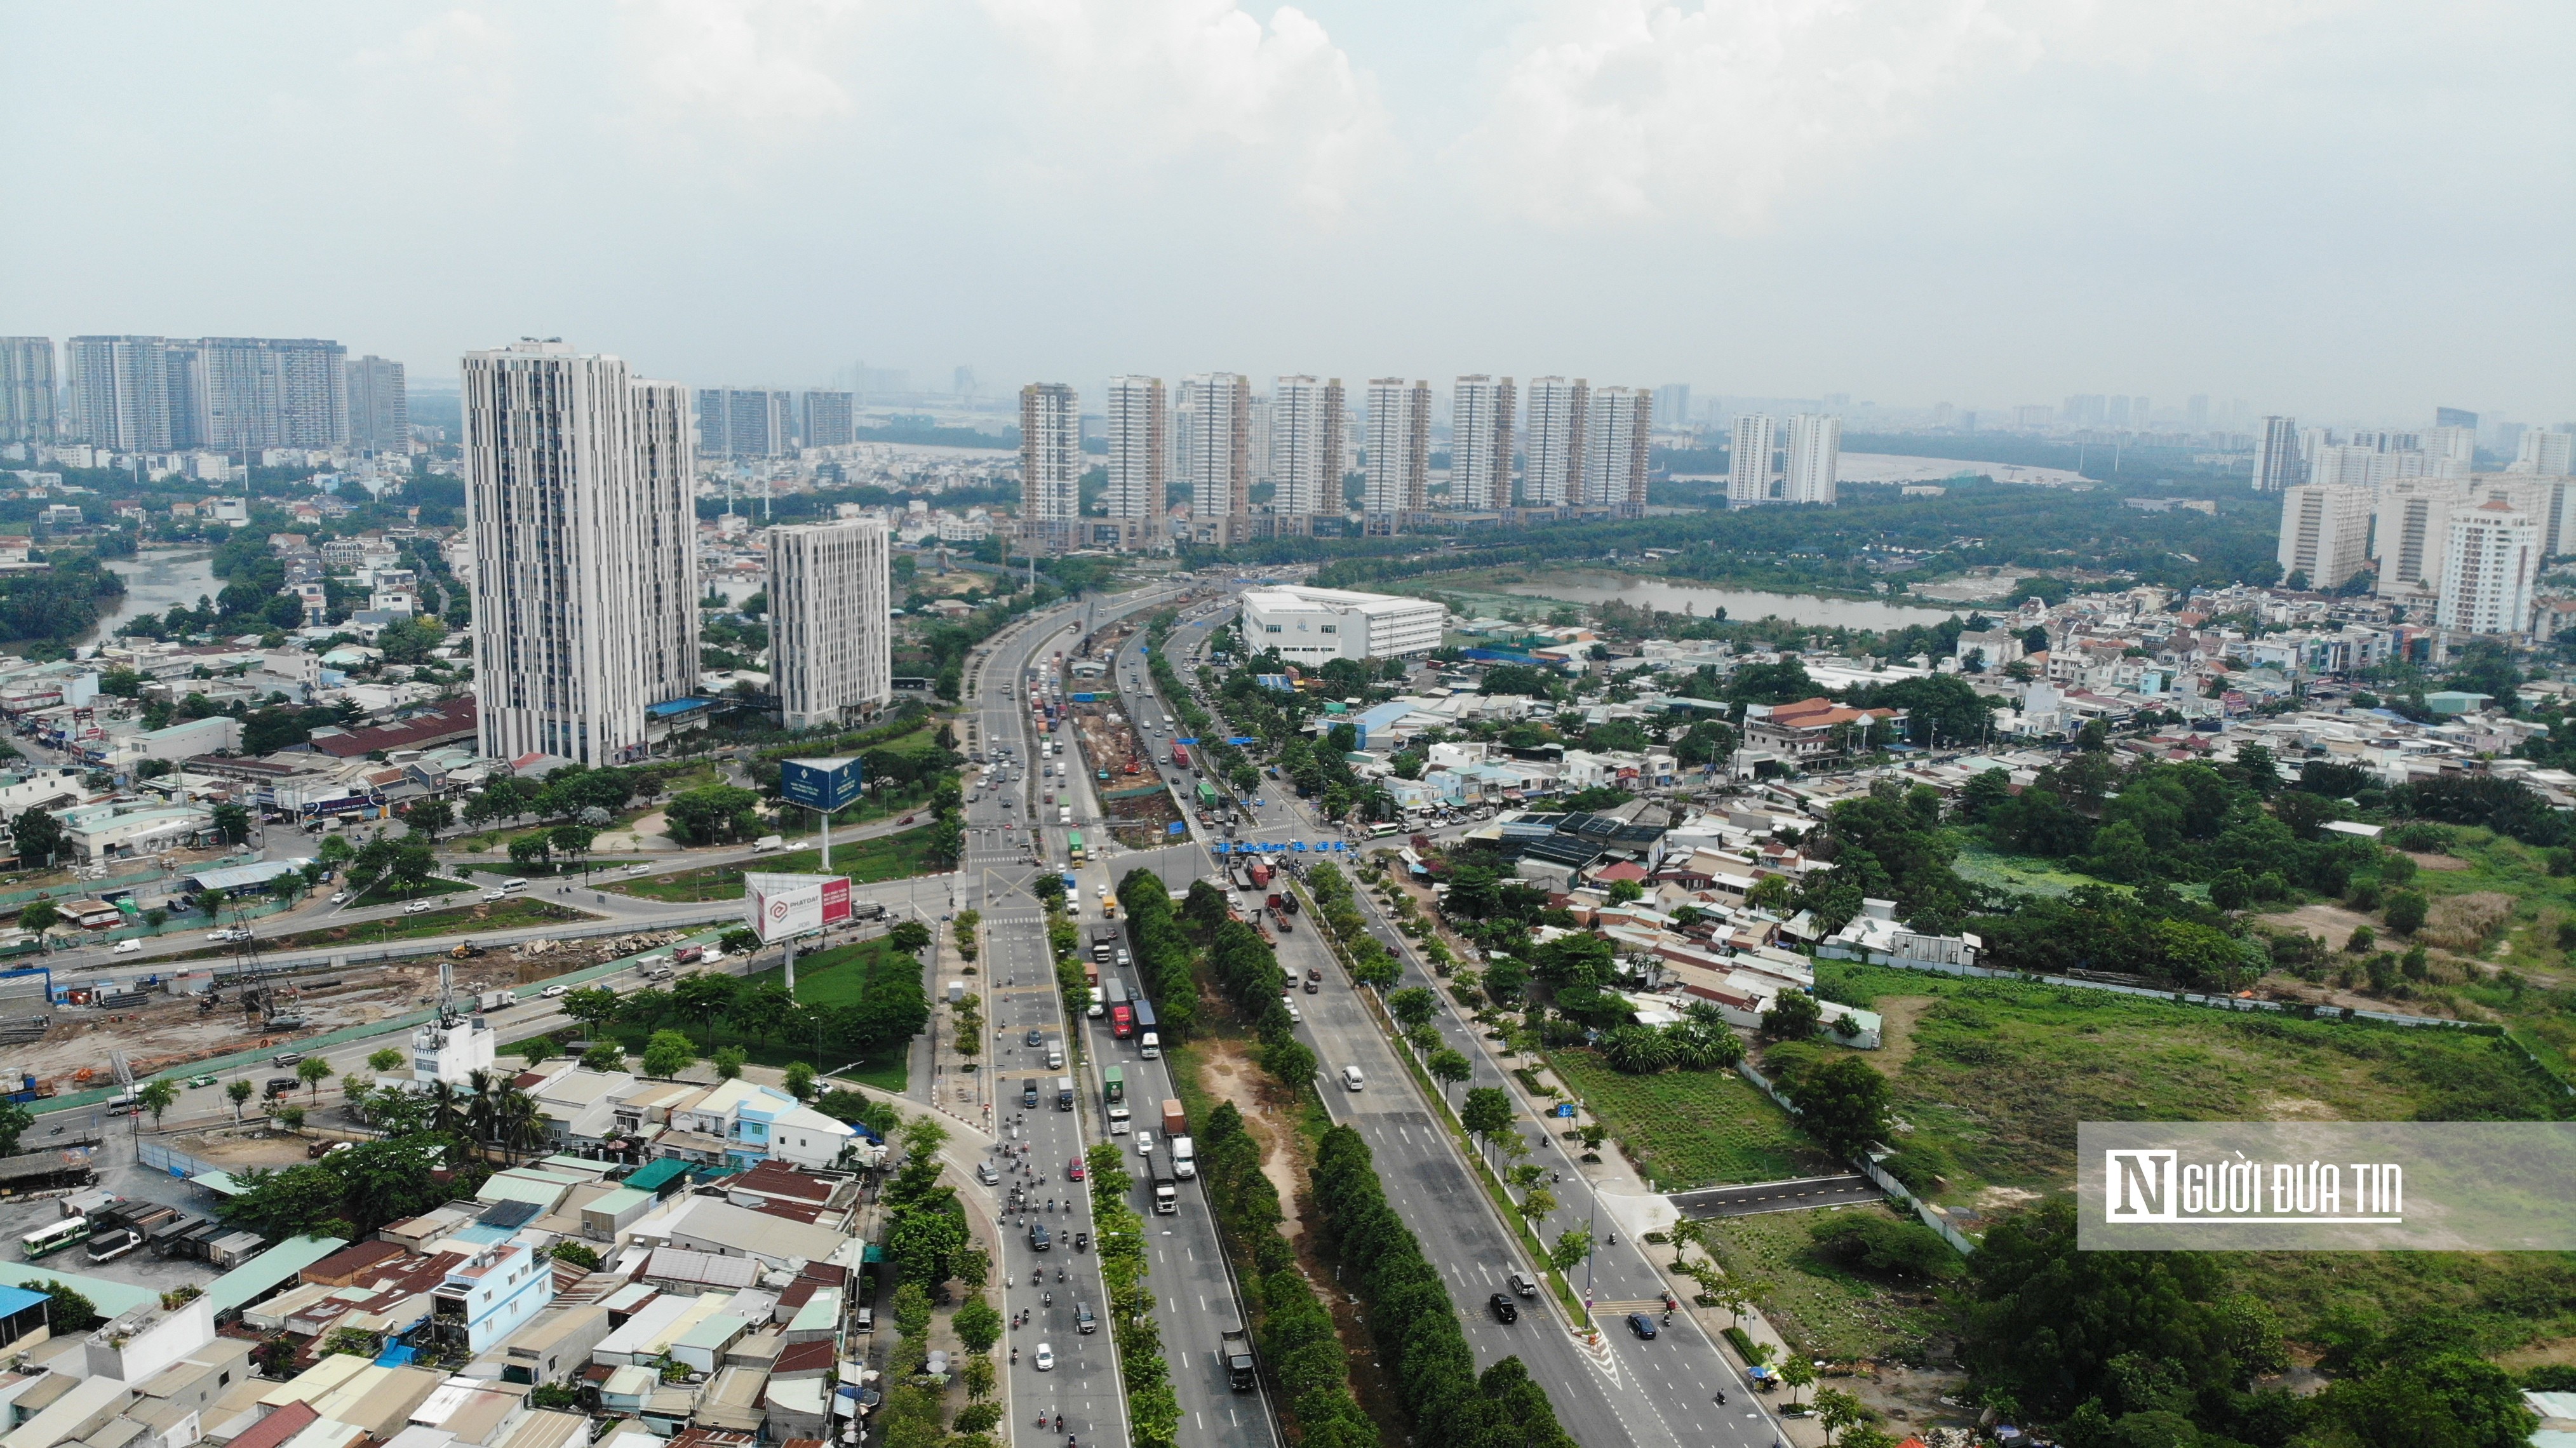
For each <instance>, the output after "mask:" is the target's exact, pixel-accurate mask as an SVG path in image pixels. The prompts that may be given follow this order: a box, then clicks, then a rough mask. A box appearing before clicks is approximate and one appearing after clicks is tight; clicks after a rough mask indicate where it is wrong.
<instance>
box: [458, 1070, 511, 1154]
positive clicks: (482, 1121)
mask: <svg viewBox="0 0 2576 1448" xmlns="http://www.w3.org/2000/svg"><path fill="white" fill-rule="evenodd" d="M507 1079H509V1078H507V1077H503V1076H495V1075H493V1074H492V1073H491V1072H490V1071H474V1072H470V1073H468V1074H467V1075H466V1077H465V1129H466V1131H467V1132H468V1133H469V1134H470V1135H471V1136H472V1137H473V1138H474V1143H475V1145H477V1146H483V1145H488V1144H490V1143H491V1142H492V1141H494V1140H495V1139H497V1138H498V1136H499V1135H500V1133H499V1132H498V1131H497V1130H495V1129H494V1114H493V1108H494V1107H495V1106H497V1105H498V1104H499V1102H498V1100H497V1097H498V1095H499V1091H498V1088H499V1086H500V1084H501V1083H502V1082H503V1081H506V1080H507Z"/></svg>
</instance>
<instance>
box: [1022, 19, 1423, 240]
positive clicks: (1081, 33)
mask: <svg viewBox="0 0 2576 1448" xmlns="http://www.w3.org/2000/svg"><path fill="white" fill-rule="evenodd" d="M984 10H985V12H986V14H988V15H989V16H990V17H991V18H992V20H993V22H994V24H995V25H996V26H997V27H998V28H999V29H1000V30H1001V32H1002V33H1003V35H1004V36H1005V37H1007V38H1008V39H1009V40H1010V41H1011V42H1012V43H1014V44H1015V45H1016V46H1018V47H1019V48H1020V49H1021V50H1022V51H1023V52H1025V53H1026V55H1027V57H1028V58H1029V59H1031V60H1032V61H1034V62H1036V63H1037V64H1038V65H1039V66H1040V67H1041V69H1042V71H1043V73H1044V75H1045V76H1046V78H1047V80H1048V81H1049V82H1050V90H1051V91H1052V95H1051V96H1050V97H1049V101H1050V103H1051V105H1052V107H1053V109H1054V111H1055V121H1056V124H1057V125H1058V126H1059V127H1061V128H1063V129H1060V130H1058V131H1057V132H1056V134H1055V139H1054V141H1053V143H1052V144H1054V145H1059V146H1061V145H1064V144H1068V143H1080V144H1087V145H1089V146H1091V147H1093V148H1095V151H1096V150H1098V149H1099V148H1107V147H1114V148H1115V149H1116V153H1117V154H1115V155H1111V156H1107V157H1103V156H1100V155H1098V154H1095V155H1093V156H1092V157H1091V158H1090V159H1092V160H1095V161H1097V160H1102V159H1107V160H1111V161H1113V162H1116V161H1120V160H1125V161H1130V162H1144V163H1152V162H1157V161H1168V160H1172V159H1178V158H1184V157H1187V156H1190V155H1192V154H1198V153H1210V152H1213V153H1216V154H1219V155H1221V156H1224V157H1226V158H1227V159H1228V160H1229V161H1231V162H1232V163H1234V164H1235V165H1236V166H1238V167H1251V168H1255V169H1270V170H1275V172H1276V174H1277V175H1278V177H1279V179H1280V180H1281V181H1282V183H1283V184H1284V185H1285V186H1286V187H1287V188H1288V189H1289V191H1290V192H1291V193H1292V194H1293V195H1294V196H1295V198H1296V200H1297V201H1298V203H1299V204H1300V205H1301V206H1302V207H1303V208H1304V209H1306V210H1308V211H1310V212H1313V213H1316V214H1319V215H1324V216H1330V215H1334V214H1338V213H1339V212H1341V211H1342V210H1344V209H1345V208H1346V207H1347V206H1348V205H1349V204H1350V202H1351V199H1352V193H1353V191H1354V190H1355V189H1356V187H1357V186H1358V184H1359V183H1360V181H1361V180H1362V179H1363V178H1364V177H1365V176H1367V175H1368V174H1370V173H1373V172H1376V171H1379V170H1381V169H1383V168H1384V167H1385V166H1387V165H1388V164H1390V163H1391V161H1392V147H1393V142H1392V140H1391V138H1390V137H1389V135H1388V131H1387V124H1386V116H1385V113H1384V111H1383V109H1382V108H1381V107H1380V105H1379V104H1378V100H1377V97H1376V94H1375V92H1374V90H1373V89H1372V87H1371V86H1370V84H1369V81H1368V78H1367V77H1366V76H1365V75H1364V74H1363V73H1361V72H1360V71H1359V70H1358V69H1357V68H1356V67H1354V66H1353V65H1352V64H1351V58H1350V56H1349V55H1348V54H1347V53H1345V52H1344V51H1343V50H1342V49H1341V48H1340V47H1339V46H1337V45H1335V44H1334V42H1333V39H1332V37H1331V36H1330V35H1328V34H1326V33H1325V31H1324V27H1323V26H1322V25H1321V24H1319V23H1317V22H1316V20H1315V19H1314V17H1312V16H1310V15H1308V14H1306V13H1305V12H1304V11H1302V10H1299V9H1297V8H1296V7H1295V6H1291V5H1283V6H1281V7H1280V8H1279V9H1278V10H1277V11H1276V12H1274V13H1273V14H1272V16H1271V17H1270V23H1269V25H1267V26H1264V25H1263V24H1262V23H1261V22H1260V21H1259V20H1257V19H1255V18H1253V17H1252V16H1251V15H1249V14H1247V13H1245V12H1244V11H1243V10H1242V9H1241V8H1240V7H1239V6H1238V5H1236V4H1235V3H1234V0H984ZM1085 133H1088V134H1085Z"/></svg>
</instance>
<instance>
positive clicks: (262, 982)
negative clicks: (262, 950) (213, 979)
mask: <svg viewBox="0 0 2576 1448" xmlns="http://www.w3.org/2000/svg"><path fill="white" fill-rule="evenodd" d="M233 979H234V980H235V981H237V982H242V983H243V984H242V986H241V1005H242V1014H244V1015H256V1016H258V1017H259V1029H261V1030H263V1031H278V1030H300V1029H302V1028H303V1025H304V1015H303V1013H302V1012H300V1011H297V1010H294V1009H292V1007H293V1006H294V1004H295V1000H296V997H297V994H298V992H297V991H296V989H295V987H294V986H293V985H291V984H289V983H287V982H285V981H279V982H277V983H275V984H271V983H270V982H269V979H268V968H267V965H266V963H265V962H263V961H262V960H261V959H260V954H259V935H258V933H257V932H255V931H253V930H252V929H251V928H250V921H249V917H247V916H245V915H244V914H243V913H242V912H241V910H240V908H239V907H235V908H234V910H233Z"/></svg>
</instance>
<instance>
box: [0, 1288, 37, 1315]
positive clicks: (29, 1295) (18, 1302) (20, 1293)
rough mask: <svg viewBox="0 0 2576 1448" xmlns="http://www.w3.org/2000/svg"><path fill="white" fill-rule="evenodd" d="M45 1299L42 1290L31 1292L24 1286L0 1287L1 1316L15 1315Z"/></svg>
mask: <svg viewBox="0 0 2576 1448" xmlns="http://www.w3.org/2000/svg"><path fill="white" fill-rule="evenodd" d="M44 1300H45V1294H44V1293H42V1292H30V1291H28V1290H27V1289H26V1288H24V1287H0V1318H9V1317H15V1316H17V1315H18V1314H19V1313H22V1312H24V1311H26V1310H27V1309H28V1308H30V1307H33V1306H35V1305H36V1304H37V1303H39V1302H42V1301H44Z"/></svg>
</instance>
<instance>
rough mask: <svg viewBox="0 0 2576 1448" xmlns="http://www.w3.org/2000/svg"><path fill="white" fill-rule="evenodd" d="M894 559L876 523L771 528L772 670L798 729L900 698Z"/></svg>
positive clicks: (783, 714) (786, 713) (783, 712)
mask: <svg viewBox="0 0 2576 1448" xmlns="http://www.w3.org/2000/svg"><path fill="white" fill-rule="evenodd" d="M892 578H893V557H892V554H891V552H890V550H889V543H888V539H887V536H886V526H885V524H883V523H880V522H878V521H876V520H875V519H873V518H845V519H843V520H841V521H839V522H836V523H804V524H796V525H792V526H791V525H787V524H781V525H779V526H778V527H775V528H772V529H770V530H769V671H770V676H771V679H772V688H773V689H774V690H775V691H776V693H777V695H778V709H779V716H780V720H781V722H783V723H784V724H785V725H786V726H787V727H788V728H790V729H814V728H822V727H827V726H831V725H838V724H846V723H849V722H851V721H852V719H853V716H856V715H860V714H864V713H866V712H867V711H869V710H872V709H879V708H883V707H884V706H885V705H887V704H889V703H892V702H893V701H894V653H893V640H894V626H893V623H892V618H893V600H892V597H891V594H892V591H893V582H892Z"/></svg>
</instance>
